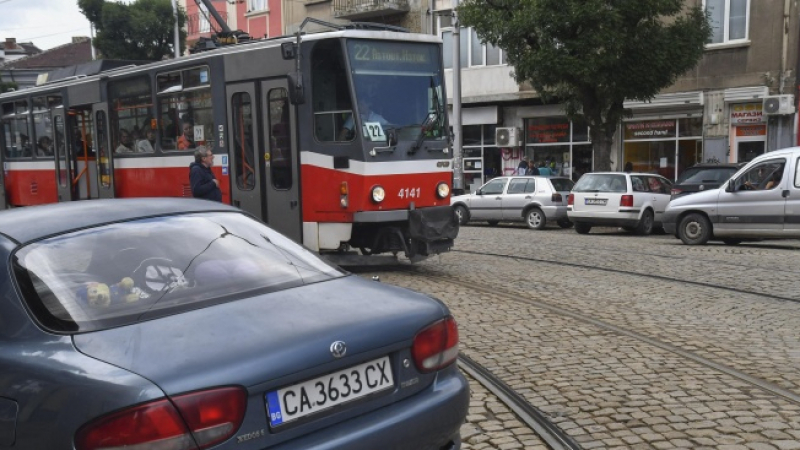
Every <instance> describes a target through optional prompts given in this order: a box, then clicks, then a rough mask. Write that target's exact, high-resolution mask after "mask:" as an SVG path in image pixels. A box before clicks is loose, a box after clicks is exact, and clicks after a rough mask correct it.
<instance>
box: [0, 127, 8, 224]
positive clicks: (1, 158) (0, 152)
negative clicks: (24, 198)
mask: <svg viewBox="0 0 800 450" xmlns="http://www.w3.org/2000/svg"><path fill="white" fill-rule="evenodd" d="M4 135H5V133H0V144H2V145H0V209H6V208H8V197H6V163H5V155H4V153H5V151H4V150H5V149H7V148H8V142H6V141H5V136H4Z"/></svg>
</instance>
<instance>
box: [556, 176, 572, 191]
mask: <svg viewBox="0 0 800 450" xmlns="http://www.w3.org/2000/svg"><path fill="white" fill-rule="evenodd" d="M550 182H551V183H553V189H555V190H556V191H571V190H572V187H573V186H575V182H574V181H572V180H570V179H569V178H550Z"/></svg>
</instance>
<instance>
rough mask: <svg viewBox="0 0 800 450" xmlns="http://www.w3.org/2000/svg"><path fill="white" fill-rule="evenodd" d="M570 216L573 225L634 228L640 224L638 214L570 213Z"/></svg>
mask: <svg viewBox="0 0 800 450" xmlns="http://www.w3.org/2000/svg"><path fill="white" fill-rule="evenodd" d="M568 216H569V220H570V221H571V222H573V223H589V224H592V225H597V226H609V227H634V226H636V225H637V224H638V223H639V213H638V212H629V213H628V212H613V213H607V214H598V213H592V214H583V213H580V212H570V213H569V214H568Z"/></svg>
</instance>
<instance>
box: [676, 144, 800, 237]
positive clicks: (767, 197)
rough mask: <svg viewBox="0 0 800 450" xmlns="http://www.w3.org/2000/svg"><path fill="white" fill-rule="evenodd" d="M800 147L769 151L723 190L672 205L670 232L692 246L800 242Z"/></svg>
mask: <svg viewBox="0 0 800 450" xmlns="http://www.w3.org/2000/svg"><path fill="white" fill-rule="evenodd" d="M798 160H800V147H794V148H789V149H784V150H775V151H771V152H768V153H765V154H763V155H761V156H758V157H756V158H755V159H753V160H752V161H750V162H749V163H748V164H747V165H746V166H744V167H743V168H741V169H739V171H738V172H736V174H734V176H733V177H731V179H730V180H728V181H727V182H726V183H725V184H723V185H722V186H720V187H719V188H717V189H713V190H709V191H705V192H698V193H697V194H692V195H689V196H686V197H680V198H676V199H675V200H673V201H671V202H670V204H669V207H668V208H667V210H666V212H665V214H664V230H665V231H666V232H667V233H670V234H674V235H675V237H677V238H680V240H681V241H683V243H685V244H688V245H700V244H705V243H706V242H708V241H709V240H712V239H714V240H722V241H723V242H724V243H726V244H731V245H735V244H739V243H740V242H742V241H743V240H753V239H787V238H792V239H796V238H800V162H799V161H798Z"/></svg>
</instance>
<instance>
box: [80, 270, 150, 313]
mask: <svg viewBox="0 0 800 450" xmlns="http://www.w3.org/2000/svg"><path fill="white" fill-rule="evenodd" d="M77 295H78V299H80V300H82V301H84V302H85V303H86V304H88V305H89V306H91V307H93V308H106V307H108V306H109V305H111V304H112V303H114V304H119V303H132V302H136V301H139V297H140V296H141V295H142V292H141V290H140V289H139V288H137V287H134V285H133V279H132V278H131V277H125V278H123V279H122V280H121V281H120V282H119V283H116V284H112V285H111V286H110V287H109V285H107V284H105V283H97V282H94V281H92V282H89V283H85V284H84V285H83V286H81V288H80V289H78V292H77Z"/></svg>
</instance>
